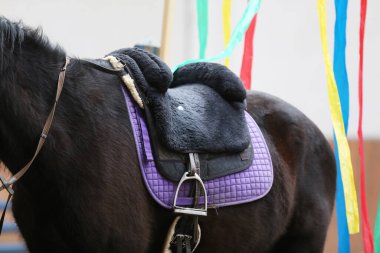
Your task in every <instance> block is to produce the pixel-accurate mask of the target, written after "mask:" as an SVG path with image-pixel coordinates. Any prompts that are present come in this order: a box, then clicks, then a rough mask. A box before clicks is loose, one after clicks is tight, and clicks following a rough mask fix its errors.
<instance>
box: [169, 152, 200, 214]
mask: <svg viewBox="0 0 380 253" xmlns="http://www.w3.org/2000/svg"><path fill="white" fill-rule="evenodd" d="M189 157H190V169H189V171H188V172H185V174H183V176H182V178H181V180H180V181H179V183H178V186H177V190H176V192H175V196H174V204H173V208H174V213H178V214H187V215H195V216H207V192H206V187H205V185H204V183H203V181H202V179H201V177H200V176H199V175H198V173H200V164H199V159H198V154H196V153H190V154H189ZM192 180H194V181H195V184H196V188H199V187H200V189H199V190H197V193H196V195H197V196H195V197H194V199H195V202H196V203H197V202H198V201H199V198H200V192H201V191H203V196H204V204H203V207H201V208H196V207H183V206H178V205H177V198H178V193H179V190H180V188H181V187H182V185H183V184H184V183H185V182H186V181H192Z"/></svg>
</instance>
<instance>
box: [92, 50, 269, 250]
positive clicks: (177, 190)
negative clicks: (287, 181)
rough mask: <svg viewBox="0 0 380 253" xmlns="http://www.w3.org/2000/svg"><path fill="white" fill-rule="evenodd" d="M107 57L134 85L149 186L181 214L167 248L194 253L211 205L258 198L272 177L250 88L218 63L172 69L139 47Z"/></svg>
mask: <svg viewBox="0 0 380 253" xmlns="http://www.w3.org/2000/svg"><path fill="white" fill-rule="evenodd" d="M106 59H108V61H109V62H110V64H111V65H112V66H113V68H116V69H117V71H121V72H120V73H119V72H118V74H119V75H120V76H121V78H122V80H123V81H124V83H125V84H126V87H127V88H128V91H127V89H126V87H123V89H122V91H123V94H124V98H125V101H126V105H127V108H128V114H129V118H130V122H131V125H132V131H133V134H134V137H135V144H136V148H137V155H138V160H139V164H140V169H141V172H142V175H143V178H144V181H145V184H146V186H147V189H148V190H149V192H150V194H151V196H152V197H153V198H154V199H155V200H156V201H157V202H158V203H159V204H161V206H163V207H166V208H173V209H174V213H177V214H180V216H178V217H177V218H176V219H175V221H174V222H173V225H172V226H171V227H172V228H173V229H171V230H170V232H169V234H168V236H167V242H166V245H165V250H166V249H171V252H176V253H180V252H183V250H185V251H186V252H192V251H194V250H195V249H196V248H197V246H198V244H199V241H200V226H199V222H198V217H199V216H206V215H207V209H208V208H209V207H210V206H211V207H215V208H216V207H220V206H228V205H235V204H241V203H247V202H250V201H254V200H256V199H259V198H261V197H263V196H265V195H266V194H267V193H268V191H269V190H270V188H271V185H272V182H273V170H272V169H273V168H272V164H271V159H270V155H269V151H268V148H267V146H266V144H265V140H264V138H263V136H262V134H261V132H260V130H259V128H258V126H257V125H256V123H255V122H254V120H253V119H252V117H251V116H250V115H249V114H248V113H246V112H245V98H246V92H245V89H244V88H243V85H242V83H241V81H240V79H239V78H238V77H237V76H236V75H234V74H233V73H232V72H231V71H230V70H228V69H227V68H226V67H224V66H222V65H220V64H215V63H194V64H189V65H186V66H184V67H181V68H179V69H178V70H176V71H175V72H174V73H173V74H172V72H171V70H170V69H169V67H168V66H167V65H166V64H165V63H163V62H162V61H161V60H160V59H159V58H158V57H156V56H155V55H152V54H150V53H148V52H145V51H142V50H140V49H136V48H134V49H131V48H128V49H121V50H117V51H114V52H112V53H111V54H110V55H108V56H107V57H106ZM93 64H95V65H98V66H100V68H104V67H105V66H104V64H107V63H104V62H102V63H99V62H93ZM101 65H103V66H101ZM106 68H107V67H106ZM132 97H133V99H132ZM133 100H134V102H133ZM137 105H138V106H139V107H140V108H138V106H137ZM143 114H144V115H143ZM147 129H148V130H147ZM147 132H149V134H148V133H147ZM253 150H255V152H257V156H255V157H254V155H253ZM153 157H154V159H153ZM203 181H205V183H204V182H203ZM201 192H203V194H201ZM208 203H210V204H211V205H210V206H208ZM202 207H203V208H202ZM165 252H166V251H165ZM169 252H170V251H169Z"/></svg>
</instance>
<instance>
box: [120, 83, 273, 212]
mask: <svg viewBox="0 0 380 253" xmlns="http://www.w3.org/2000/svg"><path fill="white" fill-rule="evenodd" d="M123 94H124V97H125V102H126V105H127V108H128V114H129V118H130V121H131V124H132V128H133V134H134V138H135V143H136V148H137V154H138V159H139V164H140V169H141V173H142V175H143V178H144V182H145V184H146V187H147V188H148V190H149V193H150V194H151V196H152V197H153V198H154V199H155V200H156V201H157V203H158V204H160V205H161V206H163V207H165V208H173V202H174V195H175V191H176V189H177V185H178V184H177V183H175V182H172V181H169V180H168V179H166V178H164V177H163V176H161V175H160V173H159V172H158V170H157V168H156V165H155V162H154V158H153V154H152V149H151V145H150V139H149V133H148V129H147V126H146V122H145V116H144V114H143V112H142V111H141V109H140V108H139V107H138V106H137V105H136V104H135V102H134V101H133V99H132V98H131V96H130V94H129V92H128V90H126V89H125V87H123ZM246 120H247V123H248V128H249V133H250V136H251V143H252V146H253V150H254V151H253V152H254V158H253V161H252V165H251V166H250V167H248V168H247V169H245V170H243V171H241V172H237V173H234V174H230V175H227V176H223V177H219V178H216V179H212V180H208V181H205V182H204V184H205V187H206V191H207V200H208V207H209V208H211V207H222V206H230V205H236V204H242V203H247V202H251V201H254V200H257V199H260V198H262V197H264V196H265V195H266V194H267V193H268V192H269V190H270V189H271V187H272V183H273V167H272V160H271V157H270V154H269V150H268V147H267V144H266V142H265V140H264V137H263V135H262V133H261V131H260V129H259V127H258V126H257V124H256V122H255V121H254V120H253V119H252V117H251V116H250V115H249V114H248V113H246ZM190 190H191V186H190V185H189V184H187V185H183V187H181V189H180V191H179V194H178V200H177V204H178V205H190V204H191V203H192V201H193V200H192V198H190V197H187V196H189V194H190ZM203 201H204V200H203ZM203 201H202V199H201V201H200V202H203Z"/></svg>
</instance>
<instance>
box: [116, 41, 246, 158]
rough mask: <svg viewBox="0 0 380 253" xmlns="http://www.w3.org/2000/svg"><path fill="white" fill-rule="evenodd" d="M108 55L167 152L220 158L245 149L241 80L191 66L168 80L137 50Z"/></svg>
mask: <svg viewBox="0 0 380 253" xmlns="http://www.w3.org/2000/svg"><path fill="white" fill-rule="evenodd" d="M110 55H113V56H115V57H117V58H118V59H120V60H122V61H123V62H124V63H125V64H126V69H127V70H128V72H129V73H130V74H131V76H132V78H133V79H134V80H135V83H136V86H137V89H138V91H139V93H140V95H141V97H142V99H143V101H144V107H145V108H144V110H150V112H151V113H150V114H151V117H152V118H153V119H151V122H150V124H154V127H155V128H156V129H157V135H158V138H159V139H160V140H161V141H162V143H163V144H164V145H165V146H166V147H167V148H168V149H169V150H171V151H174V152H180V153H189V152H197V153H223V152H243V151H244V150H245V149H247V147H248V146H249V144H250V136H249V132H248V127H247V124H246V120H245V115H244V109H245V98H246V92H245V89H244V87H243V85H242V83H241V81H240V79H239V78H238V77H237V76H236V75H235V74H234V73H233V72H231V71H230V70H228V69H227V68H226V67H224V66H223V65H220V64H216V63H204V62H203V63H194V64H189V65H185V66H183V67H181V68H179V69H178V70H177V71H175V72H174V74H173V75H172V72H171V70H170V69H169V67H168V66H167V65H166V64H165V63H163V62H162V61H161V60H160V59H159V58H158V57H156V56H155V55H153V54H150V53H148V52H145V51H143V50H140V49H137V48H127V49H121V50H118V51H114V52H112V53H111V54H110ZM148 121H149V120H148ZM150 127H152V126H150Z"/></svg>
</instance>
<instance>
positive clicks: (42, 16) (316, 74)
mask: <svg viewBox="0 0 380 253" xmlns="http://www.w3.org/2000/svg"><path fill="white" fill-rule="evenodd" d="M327 2H328V3H327V4H328V6H327V10H328V29H329V44H330V45H331V46H330V51H331V53H332V50H333V48H332V45H333V40H332V38H333V28H334V18H335V17H334V5H333V1H332V0H331V1H327ZM221 3H222V1H221V0H209V44H208V50H207V55H208V56H212V55H215V54H217V53H219V52H221V51H222V47H223V34H222V16H221ZM243 3H244V4H243ZM232 6H233V10H232V12H233V14H232V23H233V26H234V25H235V24H236V23H237V21H238V20H239V18H240V16H241V15H242V13H243V11H244V8H245V1H242V0H234V1H233V3H232ZM316 6H317V3H316V0H298V1H283V0H264V1H263V3H262V7H261V10H260V15H259V19H258V23H257V30H256V38H255V56H254V69H253V89H257V90H262V91H266V92H268V93H271V94H274V95H277V96H279V97H281V98H283V99H285V100H287V101H288V102H290V103H292V104H294V105H295V106H297V107H298V108H299V109H301V110H302V111H303V112H304V113H305V114H306V115H308V116H309V117H310V118H311V119H312V120H313V121H314V122H315V123H316V124H317V125H318V126H319V127H320V128H321V129H322V131H323V132H324V133H325V134H326V135H327V136H331V132H332V130H331V129H332V126H331V120H330V113H329V107H328V98H327V85H326V77H325V68H324V65H323V58H322V51H321V43H320V36H319V25H318V17H317V9H316ZM379 9H380V2H379V1H370V2H369V3H368V13H367V15H368V17H367V30H366V44H365V63H364V64H365V69H364V85H365V87H364V88H365V91H364V102H365V103H364V106H365V109H364V136H365V138H380V119H379V116H378V114H377V113H378V111H379V108H380V106H379V102H378V101H379V99H377V96H378V93H380V86H379V85H376V83H377V82H379V80H380V72H379V71H376V70H377V69H376V68H377V67H378V66H379V64H378V63H377V61H376V60H377V59H380V46H379V45H380V33H379V27H378V26H379V25H380V15H378V14H379V13H378V12H376V10H379ZM359 11H360V6H359V1H349V19H348V29H347V30H348V31H347V36H348V43H347V64H348V73H349V81H350V87H351V88H350V89H351V91H350V92H351V101H350V106H351V116H350V128H349V135H350V137H351V138H356V129H357V118H358V102H357V79H358V74H357V73H358V41H359V38H358V34H359ZM162 12H163V0H108V1H105V0H64V1H56V0H0V15H3V16H5V17H8V18H11V19H14V20H18V19H22V20H23V21H24V23H26V24H27V25H30V26H38V25H41V26H42V27H43V29H44V31H45V33H46V35H48V37H49V38H50V39H51V40H52V41H54V42H58V43H59V44H60V45H62V46H63V47H64V48H65V49H66V51H67V52H68V53H69V54H70V55H75V56H80V57H101V56H103V55H104V54H105V53H108V52H109V51H112V50H114V49H118V48H121V47H129V46H133V45H134V44H136V43H151V44H153V45H159V43H160V35H161V23H162ZM376 14H377V15H376ZM196 22H197V21H196V1H195V0H193V1H190V0H177V1H176V4H175V13H174V20H173V30H172V41H171V47H170V58H169V61H168V63H169V65H170V66H172V67H174V66H175V65H176V64H178V63H180V62H182V61H183V60H186V59H190V58H196V57H197V54H198V34H197V23H196ZM241 54H242V45H240V46H239V47H238V48H237V49H236V51H235V52H234V55H233V56H232V58H231V68H232V70H233V71H235V72H236V73H237V74H239V72H240V64H241V58H242V55H241Z"/></svg>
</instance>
